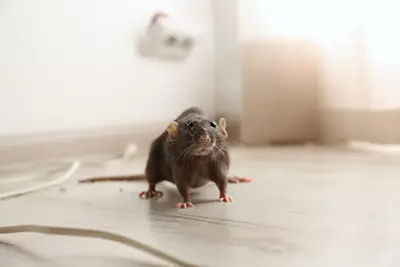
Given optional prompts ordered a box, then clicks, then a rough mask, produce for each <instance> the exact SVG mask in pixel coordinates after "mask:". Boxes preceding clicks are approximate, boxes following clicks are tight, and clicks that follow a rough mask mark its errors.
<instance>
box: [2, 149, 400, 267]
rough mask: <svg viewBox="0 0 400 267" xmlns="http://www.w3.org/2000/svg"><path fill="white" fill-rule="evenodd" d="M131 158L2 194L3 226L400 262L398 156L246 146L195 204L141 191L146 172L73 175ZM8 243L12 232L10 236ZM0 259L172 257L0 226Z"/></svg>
mask: <svg viewBox="0 0 400 267" xmlns="http://www.w3.org/2000/svg"><path fill="white" fill-rule="evenodd" d="M144 160H145V159H144V158H139V159H137V160H135V162H133V163H131V164H125V165H124V166H122V165H112V164H111V165H107V166H108V167H107V166H102V165H84V166H83V167H82V168H81V169H80V170H79V171H78V172H77V173H76V174H75V176H74V177H73V181H72V182H70V183H69V184H68V185H67V186H66V191H65V192H60V190H59V188H53V189H51V190H47V191H44V192H39V193H35V194H32V195H29V196H23V197H19V198H15V199H10V200H6V201H1V202H0V225H10V224H28V223H35V224H46V225H58V226H79V227H87V228H96V229H103V230H109V231H114V232H117V233H121V234H124V235H127V236H129V237H133V238H135V239H137V240H140V241H142V242H144V243H147V244H149V245H151V246H154V247H157V248H159V249H162V250H164V251H165V252H167V253H169V254H172V255H174V256H177V257H180V258H182V259H185V260H187V261H189V262H191V263H193V264H195V265H197V266H209V267H211V266H215V267H223V266H229V267H244V266H245V265H250V266H260V267H261V266H263V267H264V266H271V267H283V266H285V267H286V266H291V267H292V266H293V267H295V266H296V267H298V266H304V267H314V266H315V267H316V266H318V267H358V266H360V267H370V266H374V267H385V266H391V267H398V266H400V208H399V207H400V193H399V192H400V158H399V157H396V156H383V155H373V154H363V153H358V152H351V151H345V150H339V149H332V148H278V149H276V148H273V149H261V148H255V149H249V148H240V149H235V150H234V151H233V167H232V174H237V175H244V176H251V177H253V178H254V182H253V183H251V184H241V185H230V187H229V193H230V194H231V195H232V196H233V198H234V203H231V204H223V203H219V202H217V201H216V199H217V196H218V192H217V189H216V188H215V186H213V185H207V186H206V187H205V188H202V189H200V190H197V191H195V192H194V204H195V205H196V206H195V207H194V208H193V209H191V210H176V209H174V204H175V202H176V201H178V200H179V196H178V195H177V193H176V190H174V188H173V187H171V186H169V185H163V186H161V187H160V189H161V190H163V191H164V197H163V198H162V199H160V200H158V201H146V200H140V199H139V198H138V197H137V195H138V194H139V192H140V191H141V190H143V189H144V188H145V187H146V185H145V184H143V183H130V184H128V183H113V184H110V183H108V184H94V185H77V184H76V183H75V182H74V181H76V179H79V178H86V177H89V176H97V175H104V174H112V173H124V172H130V171H132V172H140V171H141V170H142V169H143V164H144ZM4 242H7V244H5V243H4ZM0 266H2V267H3V266H4V267H6V266H9V267H22V266H23V267H25V266H29V267H33V266H35V267H36V266H44V267H58V266H60V267H61V266H62V267H76V266H87V267H89V266H96V267H103V266H113V267H128V266H129V267H132V266H153V267H155V266H169V265H167V264H165V263H163V262H161V261H159V260H156V259H154V258H153V257H152V256H149V255H146V254H143V253H142V252H140V251H136V250H132V249H130V248H128V247H124V246H122V245H120V244H116V243H111V242H107V241H99V240H90V239H83V238H66V237H57V236H44V235H36V234H17V235H5V236H0Z"/></svg>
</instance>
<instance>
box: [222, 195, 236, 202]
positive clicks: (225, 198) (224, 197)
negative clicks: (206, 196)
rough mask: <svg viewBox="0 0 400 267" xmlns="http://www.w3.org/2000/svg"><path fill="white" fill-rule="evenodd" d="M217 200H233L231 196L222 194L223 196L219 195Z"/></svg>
mask: <svg viewBox="0 0 400 267" xmlns="http://www.w3.org/2000/svg"><path fill="white" fill-rule="evenodd" d="M219 201H220V202H226V203H228V202H233V198H232V197H231V196H228V195H224V196H221V197H220V198H219Z"/></svg>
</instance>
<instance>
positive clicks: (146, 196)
mask: <svg viewBox="0 0 400 267" xmlns="http://www.w3.org/2000/svg"><path fill="white" fill-rule="evenodd" d="M162 195H163V194H162V192H161V191H156V190H154V191H152V190H148V191H143V192H142V193H140V194H139V197H140V198H142V199H150V198H153V199H158V198H160V197H162Z"/></svg>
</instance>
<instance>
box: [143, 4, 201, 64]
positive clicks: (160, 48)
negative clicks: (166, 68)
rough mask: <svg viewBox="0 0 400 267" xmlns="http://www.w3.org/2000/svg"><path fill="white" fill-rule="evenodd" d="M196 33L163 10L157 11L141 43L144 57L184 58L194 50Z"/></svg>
mask: <svg viewBox="0 0 400 267" xmlns="http://www.w3.org/2000/svg"><path fill="white" fill-rule="evenodd" d="M195 36H196V33H195V31H194V30H193V29H191V28H190V27H188V26H187V24H186V23H185V24H183V23H178V22H177V21H176V20H174V19H172V18H171V17H170V16H169V15H167V14H165V13H163V12H157V13H155V14H154V15H153V16H152V17H151V19H150V23H149V25H148V28H147V31H146V32H145V34H144V35H143V36H142V38H141V40H140V43H139V51H140V54H141V55H142V56H143V57H152V58H158V59H164V60H184V59H186V58H187V57H188V56H189V54H190V53H191V51H192V50H193V48H194V46H195V43H196V40H195Z"/></svg>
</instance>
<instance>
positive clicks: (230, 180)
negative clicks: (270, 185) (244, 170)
mask: <svg viewBox="0 0 400 267" xmlns="http://www.w3.org/2000/svg"><path fill="white" fill-rule="evenodd" d="M251 181H253V179H251V178H246V177H238V176H234V177H229V178H228V183H232V184H239V183H250V182H251Z"/></svg>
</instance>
